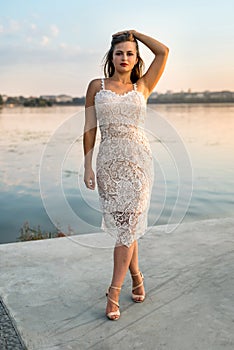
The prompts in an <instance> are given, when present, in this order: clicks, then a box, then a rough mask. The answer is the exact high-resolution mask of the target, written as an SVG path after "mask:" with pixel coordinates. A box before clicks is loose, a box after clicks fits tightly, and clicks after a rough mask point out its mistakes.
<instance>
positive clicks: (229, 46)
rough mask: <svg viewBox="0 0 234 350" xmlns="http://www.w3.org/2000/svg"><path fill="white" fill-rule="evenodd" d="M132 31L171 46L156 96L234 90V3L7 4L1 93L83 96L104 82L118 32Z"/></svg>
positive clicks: (1, 31) (2, 17)
mask: <svg viewBox="0 0 234 350" xmlns="http://www.w3.org/2000/svg"><path fill="white" fill-rule="evenodd" d="M126 29H136V30H138V31H141V32H143V33H145V34H149V35H150V36H153V37H155V38H156V39H158V40H159V41H162V42H163V43H165V44H166V45H167V46H168V47H169V48H170V54H169V59H168V63H167V67H166V70H165V72H164V74H163V76H162V78H161V80H160V82H159V83H158V85H157V86H156V88H155V91H157V92H166V91H167V90H173V91H181V90H183V91H187V90H188V89H191V90H192V91H204V90H211V91H212V90H213V91H217V90H232V91H234V63H233V62H234V45H233V43H234V21H233V1H231V0H223V1H220V0H207V1H205V0H196V1H190V0H177V1H174V0H161V1H158V0H144V1H140V0H125V1H116V0H115V1H113V0H109V1H107V0H96V1H95V0H86V1H80V0H79V1H78V0H67V1H64V0H57V1H55V0H54V1H53V0H50V1H48V0H40V1H33V0H28V1H26V0H24V1H18V0H11V1H3V0H2V1H1V12H0V94H7V95H11V96H17V95H25V96H31V95H34V96H38V95H41V94H50V95H51V94H56V95H57V94H68V95H72V96H83V95H84V94H85V92H86V88H87V85H88V83H89V81H90V80H91V79H93V78H97V77H101V76H103V72H102V66H101V64H102V58H103V56H104V54H105V53H106V51H107V50H108V48H109V44H110V40H111V35H112V33H115V32H117V31H120V30H126ZM140 48H141V56H142V57H143V59H144V61H145V63H146V66H148V64H149V63H150V61H151V59H152V54H151V53H150V52H149V50H148V49H146V48H145V47H143V46H142V45H141V46H140Z"/></svg>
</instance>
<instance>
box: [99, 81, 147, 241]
mask: <svg viewBox="0 0 234 350" xmlns="http://www.w3.org/2000/svg"><path fill="white" fill-rule="evenodd" d="M95 110H96V116H97V120H98V123H99V128H100V132H101V142H100V146H99V152H98V155H97V162H96V164H97V165H96V175H97V185H98V192H99V198H100V205H101V209H102V212H103V220H102V228H103V229H104V230H105V231H108V232H109V233H110V234H111V235H112V236H114V237H115V239H116V245H117V246H118V245H125V246H127V247H129V246H130V245H131V244H132V243H133V241H134V240H135V239H138V238H139V237H140V236H142V235H143V234H144V233H145V231H146V228H147V214H148V209H149V202H150V195H151V188H152V183H153V161H152V154H151V149H150V145H149V142H148V139H147V137H146V135H145V133H144V129H143V128H144V120H145V116H146V101H145V98H144V96H143V94H142V93H141V92H139V91H137V86H136V84H134V85H133V90H132V91H130V92H127V93H125V94H123V95H119V94H117V93H115V92H113V91H111V90H106V89H105V86H104V79H102V89H101V90H100V91H99V92H98V93H97V94H96V95H95Z"/></svg>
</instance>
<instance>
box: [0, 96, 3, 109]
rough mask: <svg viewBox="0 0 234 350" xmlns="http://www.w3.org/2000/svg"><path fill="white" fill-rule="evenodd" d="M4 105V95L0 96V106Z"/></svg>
mask: <svg viewBox="0 0 234 350" xmlns="http://www.w3.org/2000/svg"><path fill="white" fill-rule="evenodd" d="M1 105H3V99H2V95H0V106H1Z"/></svg>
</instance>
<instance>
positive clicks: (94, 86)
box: [88, 78, 102, 90]
mask: <svg viewBox="0 0 234 350" xmlns="http://www.w3.org/2000/svg"><path fill="white" fill-rule="evenodd" d="M101 86H102V78H96V79H93V80H91V81H90V83H89V86H88V90H89V89H90V90H98V89H99V90H100V88H101Z"/></svg>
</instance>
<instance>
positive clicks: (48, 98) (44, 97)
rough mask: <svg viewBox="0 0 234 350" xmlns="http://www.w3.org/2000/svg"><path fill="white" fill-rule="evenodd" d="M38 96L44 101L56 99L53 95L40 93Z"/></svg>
mask: <svg viewBox="0 0 234 350" xmlns="http://www.w3.org/2000/svg"><path fill="white" fill-rule="evenodd" d="M40 98H41V99H43V100H46V101H56V96H55V95H41V96H40Z"/></svg>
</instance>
